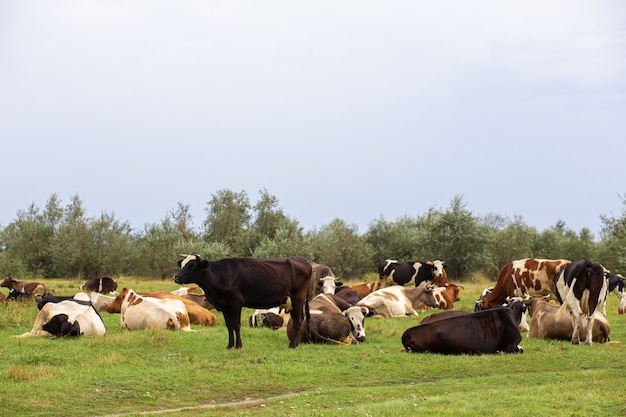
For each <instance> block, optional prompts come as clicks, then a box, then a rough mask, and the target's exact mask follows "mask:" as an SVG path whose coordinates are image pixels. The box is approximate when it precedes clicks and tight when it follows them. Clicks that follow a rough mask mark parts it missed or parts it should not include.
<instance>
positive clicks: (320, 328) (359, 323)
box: [287, 294, 370, 344]
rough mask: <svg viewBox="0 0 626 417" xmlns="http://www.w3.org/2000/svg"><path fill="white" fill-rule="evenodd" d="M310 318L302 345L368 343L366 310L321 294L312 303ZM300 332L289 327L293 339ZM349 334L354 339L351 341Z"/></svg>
mask: <svg viewBox="0 0 626 417" xmlns="http://www.w3.org/2000/svg"><path fill="white" fill-rule="evenodd" d="M309 309H310V317H307V318H306V319H305V321H307V322H308V325H306V326H300V329H301V331H300V333H301V339H302V342H303V343H346V344H351V343H358V342H365V339H366V337H365V326H364V320H365V317H366V316H368V315H370V311H369V309H368V308H367V307H358V306H353V305H351V304H348V303H346V302H345V301H344V300H343V299H341V298H340V297H337V296H336V295H333V294H318V295H317V296H316V297H315V298H313V299H312V300H311V301H310V302H309ZM297 331H298V330H297V328H296V327H294V326H293V325H292V324H291V321H290V322H289V324H288V325H287V334H288V335H290V338H291V337H293V334H294V333H295V332H297ZM350 333H352V334H353V335H354V338H350Z"/></svg>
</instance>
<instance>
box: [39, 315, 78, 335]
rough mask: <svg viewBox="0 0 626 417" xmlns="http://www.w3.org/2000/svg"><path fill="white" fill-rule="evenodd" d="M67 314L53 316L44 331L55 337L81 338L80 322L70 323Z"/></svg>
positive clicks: (43, 327) (45, 325) (44, 326)
mask: <svg viewBox="0 0 626 417" xmlns="http://www.w3.org/2000/svg"><path fill="white" fill-rule="evenodd" d="M68 319H69V316H68V315H67V314H57V315H55V316H53V317H52V318H51V319H50V320H49V321H48V322H47V323H46V324H44V325H43V326H42V329H43V330H45V331H47V332H48V333H50V334H51V335H52V336H54V337H62V336H80V324H78V321H75V322H73V323H70V322H69V320H68Z"/></svg>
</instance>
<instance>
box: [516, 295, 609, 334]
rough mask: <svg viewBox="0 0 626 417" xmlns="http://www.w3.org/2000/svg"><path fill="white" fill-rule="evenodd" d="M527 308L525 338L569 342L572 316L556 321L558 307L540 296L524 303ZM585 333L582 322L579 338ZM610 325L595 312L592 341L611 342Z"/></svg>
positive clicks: (566, 315)
mask: <svg viewBox="0 0 626 417" xmlns="http://www.w3.org/2000/svg"><path fill="white" fill-rule="evenodd" d="M525 303H526V305H527V306H528V313H529V314H530V316H531V320H530V330H529V331H528V335H527V337H530V338H536V339H556V340H571V338H572V331H574V325H573V323H572V316H570V315H569V314H562V315H561V317H560V320H559V321H557V320H556V313H557V312H558V311H559V307H558V306H556V305H554V304H550V303H549V302H548V299H546V298H545V297H542V296H534V297H531V298H530V300H528V301H526V302H525ZM586 333H587V322H586V320H583V321H582V322H581V325H580V326H579V328H578V334H579V337H580V338H581V339H582V338H583V337H585V335H586ZM610 333H611V325H610V324H609V322H608V321H607V319H606V318H605V317H604V316H603V315H602V314H600V312H598V311H596V313H595V316H594V321H593V331H592V340H593V341H594V342H599V343H604V342H608V341H610V340H611V338H610V337H609V334H610Z"/></svg>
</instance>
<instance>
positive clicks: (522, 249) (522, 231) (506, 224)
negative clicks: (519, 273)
mask: <svg viewBox="0 0 626 417" xmlns="http://www.w3.org/2000/svg"><path fill="white" fill-rule="evenodd" d="M482 223H483V224H484V225H485V226H486V227H487V231H488V234H489V238H488V252H489V255H488V258H489V261H488V264H487V265H486V267H485V268H484V270H483V272H484V273H485V275H487V276H488V277H494V276H495V277H497V276H498V274H499V272H500V270H501V269H502V267H503V266H504V265H506V264H507V263H509V262H511V261H512V260H515V259H522V258H528V257H531V256H532V254H533V244H534V242H535V236H536V234H537V231H536V230H535V229H534V228H533V227H529V226H528V225H526V224H525V223H524V221H523V220H522V218H521V217H520V216H515V217H514V218H513V219H510V218H508V217H503V216H500V215H498V214H492V215H488V216H485V217H484V218H483V220H482Z"/></svg>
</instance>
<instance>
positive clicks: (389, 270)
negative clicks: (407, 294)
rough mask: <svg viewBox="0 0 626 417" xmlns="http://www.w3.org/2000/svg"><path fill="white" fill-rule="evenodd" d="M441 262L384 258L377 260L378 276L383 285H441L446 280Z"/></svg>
mask: <svg viewBox="0 0 626 417" xmlns="http://www.w3.org/2000/svg"><path fill="white" fill-rule="evenodd" d="M444 268H445V267H444V265H443V262H441V261H439V260H437V261H433V262H403V261H395V260H392V259H386V260H384V261H379V262H378V276H379V277H380V281H381V283H382V286H383V287H389V286H391V285H396V284H397V285H407V284H413V285H415V286H416V287H417V286H419V285H420V284H421V283H422V282H426V281H427V282H428V283H433V284H436V285H443V284H445V283H446V282H448V280H447V278H446V275H445V269H444Z"/></svg>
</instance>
